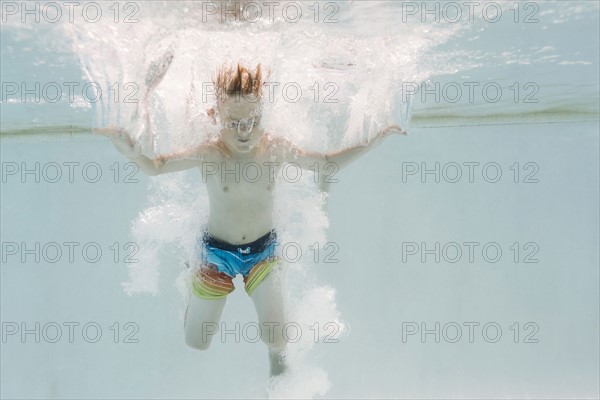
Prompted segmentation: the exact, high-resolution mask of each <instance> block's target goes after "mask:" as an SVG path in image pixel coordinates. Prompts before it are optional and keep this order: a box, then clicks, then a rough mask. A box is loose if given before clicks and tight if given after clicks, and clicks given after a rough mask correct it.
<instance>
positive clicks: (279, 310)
mask: <svg viewBox="0 0 600 400" xmlns="http://www.w3.org/2000/svg"><path fill="white" fill-rule="evenodd" d="M250 297H251V299H252V301H253V302H254V307H255V308H256V314H257V316H258V324H259V326H260V328H261V339H262V341H263V342H264V343H265V344H266V345H267V346H268V347H269V361H270V375H271V376H274V375H279V374H282V373H283V372H285V369H286V366H285V362H284V358H283V351H284V350H285V347H286V344H287V343H286V341H285V338H284V336H283V327H284V325H285V316H284V312H283V311H284V310H283V296H282V293H281V281H280V279H278V274H275V273H269V274H268V275H267V276H266V277H265V278H264V279H263V280H262V281H261V282H260V283H259V284H258V286H256V287H255V288H254V290H253V291H252V292H251V294H250Z"/></svg>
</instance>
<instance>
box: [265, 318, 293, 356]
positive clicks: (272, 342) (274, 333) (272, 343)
mask: <svg viewBox="0 0 600 400" xmlns="http://www.w3.org/2000/svg"><path fill="white" fill-rule="evenodd" d="M266 325H267V324H262V329H261V333H260V339H261V340H262V342H263V343H264V344H266V345H267V347H268V348H269V350H271V351H275V352H281V351H283V350H285V348H286V346H287V340H286V337H285V335H284V334H283V331H282V327H281V326H277V325H279V324H275V326H273V325H271V326H268V327H267V326H266Z"/></svg>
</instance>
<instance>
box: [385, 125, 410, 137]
mask: <svg viewBox="0 0 600 400" xmlns="http://www.w3.org/2000/svg"><path fill="white" fill-rule="evenodd" d="M394 131H395V132H394ZM382 133H383V135H384V136H387V135H389V134H390V133H397V134H400V135H404V136H406V135H408V132H406V131H404V130H403V129H402V128H401V127H400V126H398V125H389V126H387V127H386V128H384V129H383V131H382Z"/></svg>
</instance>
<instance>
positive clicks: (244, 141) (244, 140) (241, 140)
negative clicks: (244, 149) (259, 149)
mask: <svg viewBox="0 0 600 400" xmlns="http://www.w3.org/2000/svg"><path fill="white" fill-rule="evenodd" d="M249 141H250V139H238V142H241V143H247V142H249Z"/></svg>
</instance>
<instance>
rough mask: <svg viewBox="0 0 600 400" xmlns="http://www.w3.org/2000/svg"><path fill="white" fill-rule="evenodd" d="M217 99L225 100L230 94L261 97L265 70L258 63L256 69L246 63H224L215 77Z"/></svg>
mask: <svg viewBox="0 0 600 400" xmlns="http://www.w3.org/2000/svg"><path fill="white" fill-rule="evenodd" d="M213 83H214V84H215V90H216V95H217V100H218V101H219V102H223V101H225V100H226V99H227V97H228V96H244V97H247V96H254V97H256V98H257V99H259V98H260V97H261V95H262V86H263V84H264V82H263V70H262V66H261V65H260V64H258V65H257V66H256V69H255V70H254V71H251V70H250V69H249V68H248V67H246V66H245V65H242V64H240V63H237V64H236V65H230V64H224V65H223V66H222V67H221V68H219V70H218V71H217V74H216V75H215V77H214V78H213Z"/></svg>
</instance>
